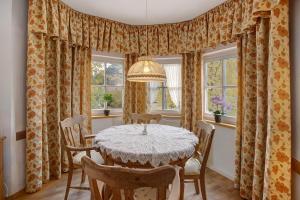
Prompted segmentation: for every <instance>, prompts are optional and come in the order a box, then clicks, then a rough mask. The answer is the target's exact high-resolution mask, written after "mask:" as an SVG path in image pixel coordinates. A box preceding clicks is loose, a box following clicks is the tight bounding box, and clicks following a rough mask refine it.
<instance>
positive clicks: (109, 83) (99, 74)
mask: <svg viewBox="0 0 300 200" xmlns="http://www.w3.org/2000/svg"><path fill="white" fill-rule="evenodd" d="M123 71H124V70H123V58H122V57H110V56H102V55H93V60H92V83H91V84H92V94H91V107H92V110H93V111H95V110H103V109H104V100H103V96H104V94H106V93H107V94H111V95H112V102H111V103H109V104H108V108H109V109H111V110H121V109H122V107H123V90H124V72H123Z"/></svg>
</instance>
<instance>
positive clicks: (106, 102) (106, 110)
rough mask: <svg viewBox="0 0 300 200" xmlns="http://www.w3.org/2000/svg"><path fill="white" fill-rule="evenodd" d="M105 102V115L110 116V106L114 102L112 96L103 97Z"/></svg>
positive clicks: (108, 94) (105, 95)
mask: <svg viewBox="0 0 300 200" xmlns="http://www.w3.org/2000/svg"><path fill="white" fill-rule="evenodd" d="M103 100H104V115H105V116H108V115H109V113H110V110H109V109H108V106H110V104H111V103H112V101H113V97H112V94H110V93H105V94H104V96H103Z"/></svg>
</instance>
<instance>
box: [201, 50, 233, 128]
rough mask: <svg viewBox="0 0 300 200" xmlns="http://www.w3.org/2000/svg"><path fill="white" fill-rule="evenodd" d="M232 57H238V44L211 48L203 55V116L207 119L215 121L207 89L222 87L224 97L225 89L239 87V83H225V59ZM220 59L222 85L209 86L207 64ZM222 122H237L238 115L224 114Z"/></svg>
mask: <svg viewBox="0 0 300 200" xmlns="http://www.w3.org/2000/svg"><path fill="white" fill-rule="evenodd" d="M230 58H236V59H237V58H238V55H237V47H236V46H231V47H223V48H222V49H218V50H209V51H207V52H205V53H204V54H203V55H202V60H203V62H202V73H203V87H202V91H203V97H202V108H203V118H204V119H207V120H212V121H214V115H213V113H209V112H207V111H208V110H207V103H206V102H207V101H208V99H207V95H206V94H207V90H208V89H211V88H221V89H222V96H223V98H224V95H225V91H226V89H227V88H237V87H238V84H236V85H225V83H224V81H225V77H226V66H225V62H224V60H226V59H230ZM216 60H220V61H221V65H222V82H221V86H207V76H206V75H207V70H206V69H207V67H206V64H207V62H211V61H216ZM222 122H223V123H228V124H236V116H228V115H223V116H222Z"/></svg>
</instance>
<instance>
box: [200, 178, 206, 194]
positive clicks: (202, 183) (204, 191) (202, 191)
mask: <svg viewBox="0 0 300 200" xmlns="http://www.w3.org/2000/svg"><path fill="white" fill-rule="evenodd" d="M200 189H201V196H202V200H206V189H205V176H201V177H200Z"/></svg>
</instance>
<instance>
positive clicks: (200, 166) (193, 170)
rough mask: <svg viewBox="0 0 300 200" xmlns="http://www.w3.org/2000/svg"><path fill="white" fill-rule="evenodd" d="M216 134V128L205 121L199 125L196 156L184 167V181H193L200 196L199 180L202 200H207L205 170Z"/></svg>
mask: <svg viewBox="0 0 300 200" xmlns="http://www.w3.org/2000/svg"><path fill="white" fill-rule="evenodd" d="M214 133H215V127H214V126H213V125H211V124H208V123H206V122H204V121H200V122H199V123H198V132H197V133H196V135H197V136H198V138H199V143H198V145H197V146H196V151H195V154H194V156H193V157H192V158H190V159H189V160H188V161H187V162H186V164H185V167H184V179H185V181H186V180H193V181H194V185H195V190H196V193H197V194H199V182H198V181H199V180H200V189H201V195H202V199H203V200H206V190H205V169H206V164H207V160H208V156H209V152H210V148H211V144H212V140H213V137H214Z"/></svg>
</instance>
